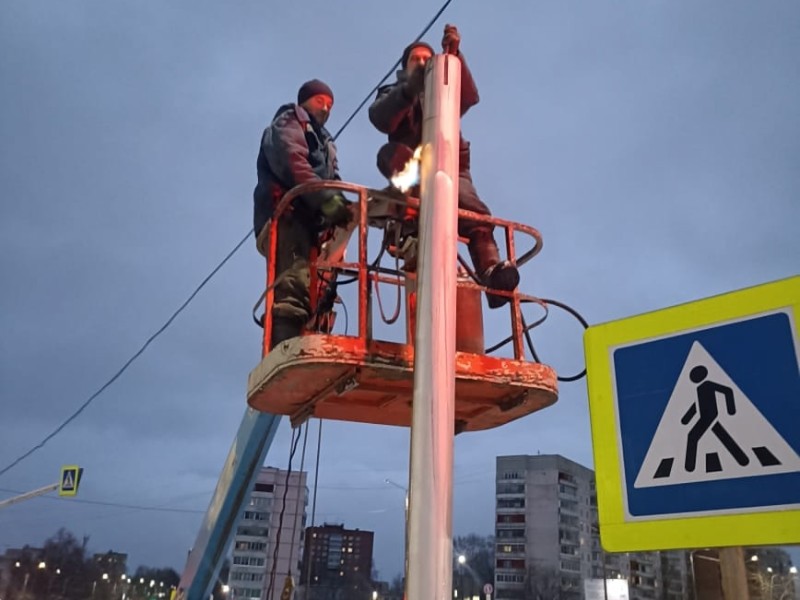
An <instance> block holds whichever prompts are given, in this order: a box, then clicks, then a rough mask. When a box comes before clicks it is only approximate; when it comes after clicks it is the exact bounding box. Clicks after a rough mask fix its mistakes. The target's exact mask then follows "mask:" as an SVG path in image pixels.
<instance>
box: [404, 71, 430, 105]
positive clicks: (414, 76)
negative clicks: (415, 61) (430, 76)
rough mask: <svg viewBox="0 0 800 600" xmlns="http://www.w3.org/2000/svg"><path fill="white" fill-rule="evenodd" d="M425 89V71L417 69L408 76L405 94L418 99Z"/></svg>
mask: <svg viewBox="0 0 800 600" xmlns="http://www.w3.org/2000/svg"><path fill="white" fill-rule="evenodd" d="M424 89H425V69H424V68H423V67H417V68H416V69H414V70H413V71H412V72H411V75H409V76H408V79H406V83H405V92H406V95H407V96H408V97H409V98H416V97H417V96H419V95H420V94H421V93H422V91H423V90H424Z"/></svg>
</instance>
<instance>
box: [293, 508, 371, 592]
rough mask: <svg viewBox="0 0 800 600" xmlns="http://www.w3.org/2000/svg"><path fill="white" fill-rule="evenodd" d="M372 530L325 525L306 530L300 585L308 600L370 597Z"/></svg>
mask: <svg viewBox="0 0 800 600" xmlns="http://www.w3.org/2000/svg"><path fill="white" fill-rule="evenodd" d="M374 535H375V534H374V533H373V532H372V531H362V530H360V529H345V527H344V525H330V524H324V525H321V526H316V527H309V528H308V529H306V535H305V547H304V550H303V568H302V571H301V573H302V576H301V584H302V585H303V588H304V589H305V595H304V596H303V597H304V598H306V599H308V600H312V599H318V600H323V599H326V598H335V597H343V598H348V599H349V600H359V599H362V598H363V599H364V600H367V599H369V598H372V597H373V596H372V592H373V591H374V589H375V584H374V583H373V581H372V546H373V540H374Z"/></svg>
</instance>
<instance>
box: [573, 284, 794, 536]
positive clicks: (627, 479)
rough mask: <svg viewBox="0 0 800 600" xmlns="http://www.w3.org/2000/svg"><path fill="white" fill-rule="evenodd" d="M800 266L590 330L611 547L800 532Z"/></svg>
mask: <svg viewBox="0 0 800 600" xmlns="http://www.w3.org/2000/svg"><path fill="white" fill-rule="evenodd" d="M799 303H800V277H793V278H790V279H787V280H782V281H778V282H774V283H768V284H764V285H761V286H757V287H754V288H749V289H746V290H740V291H737V292H732V293H730V294H724V295H722V296H717V297H714V298H708V299H704V300H699V301H697V302H692V303H689V304H685V305H681V306H676V307H672V308H667V309H664V310H660V311H656V312H653V313H648V314H644V315H638V316H635V317H630V318H628V319H623V320H620V321H615V322H612V323H606V324H602V325H598V326H593V327H591V328H589V330H588V331H587V334H586V339H585V349H586V357H587V374H588V386H589V402H590V409H591V417H592V436H593V445H594V454H595V467H596V470H597V490H598V503H599V517H600V531H601V539H602V542H603V546H604V547H605V548H606V549H607V550H610V551H637V550H655V549H669V548H691V547H707V546H729V545H759V544H791V543H798V542H800V427H798V426H797V424H798V423H800V370H799V367H798V365H800V360H798V357H799V356H800V353H798V335H797V315H798V312H799V308H798V304H799Z"/></svg>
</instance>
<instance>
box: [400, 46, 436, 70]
mask: <svg viewBox="0 0 800 600" xmlns="http://www.w3.org/2000/svg"><path fill="white" fill-rule="evenodd" d="M431 56H433V55H432V54H431V51H430V50H428V49H427V48H426V47H425V46H417V47H416V48H414V49H413V50H411V54H409V55H408V63H406V74H407V75H411V73H413V72H414V71H416V70H417V69H422V68H424V67H425V63H426V62H428V61H429V60H430V58H431Z"/></svg>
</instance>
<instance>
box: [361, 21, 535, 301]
mask: <svg viewBox="0 0 800 600" xmlns="http://www.w3.org/2000/svg"><path fill="white" fill-rule="evenodd" d="M460 42H461V36H460V35H459V33H458V29H457V28H456V27H455V26H453V25H446V26H445V28H444V37H443V39H442V48H443V50H444V51H445V52H448V53H450V54H453V55H455V56H458V58H459V59H460V60H461V115H462V116H463V115H464V113H466V112H467V111H468V110H469V109H470V108H471V107H472V106H475V105H476V104H477V103H478V101H479V97H478V88H477V87H476V86H475V80H474V79H473V78H472V73H470V70H469V67H468V66H467V63H466V61H465V60H464V55H463V54H462V53H461V51H460V50H459V45H460ZM433 54H434V51H433V48H431V47H430V46H429V45H428V44H426V43H424V42H414V43H412V44H410V45H409V46H408V47H407V48H406V49H405V50H404V51H403V56H402V60H401V66H402V70H400V71H398V72H397V81H396V82H395V83H392V84H389V85H385V86H383V87H381V88H379V89H378V95H377V97H376V99H375V101H374V102H373V103H372V106H370V108H369V118H370V121H372V124H373V125H374V126H375V127H376V128H377V129H378V130H379V131H381V132H382V133H385V134H387V135H388V138H389V143H388V144H387V145H385V146H384V147H383V148H382V149H381V151H380V152H379V159H378V160H379V167H380V168H381V171H382V172H383V173H384V175H387V172H386V170H387V168H388V169H389V170H395V171H397V170H399V169H397V167H398V166H399V165H398V162H404V160H405V159H406V158H410V157H411V156H412V154H413V149H414V148H416V147H417V146H419V145H420V144H421V143H422V119H423V115H422V101H421V98H420V95H421V94H422V92H423V89H424V78H425V63H427V61H428V60H429V59H430V58H431V57H432V56H433ZM382 162H383V163H386V164H383V165H381V163H382ZM388 164H390V165H392V166H389V167H387V165H388ZM458 206H459V208H462V209H465V210H470V211H473V212H476V213H479V214H482V215H489V214H491V212H490V211H489V207H487V206H486V205H485V204H484V203H483V202H482V201H481V199H480V198H479V197H478V192H477V191H476V190H475V186H474V185H473V183H472V175H471V174H470V154H469V142H468V141H467V140H465V139H464V138H463V136H462V137H461V139H460V145H459V172H458ZM493 229H494V228H493V226H492V225H488V224H485V223H478V222H474V221H469V220H465V219H459V223H458V233H459V235H461V236H463V237H466V238H467V239H468V240H469V244H468V247H469V254H470V257H471V258H472V264H473V266H474V267H475V271H476V273H477V275H478V277H479V278H480V279H481V282H482V283H483V284H484V285H485V286H487V287H488V288H492V289H497V290H505V291H512V290H513V289H515V288H516V287H517V285H518V284H519V272H518V271H517V268H516V266H515V265H513V264H511V263H510V262H509V261H507V260H500V255H499V252H498V250H497V242H495V239H494V235H493ZM487 300H488V303H489V307H490V308H497V307H499V306H502V305H503V304H505V303H506V302H507V300H508V298H505V297H503V296H498V295H495V294H491V293H489V294H488V296H487Z"/></svg>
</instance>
